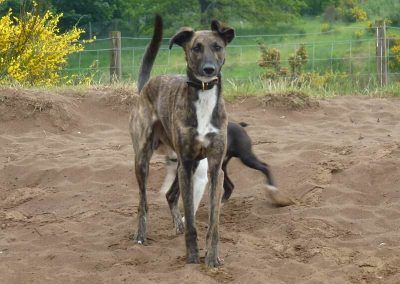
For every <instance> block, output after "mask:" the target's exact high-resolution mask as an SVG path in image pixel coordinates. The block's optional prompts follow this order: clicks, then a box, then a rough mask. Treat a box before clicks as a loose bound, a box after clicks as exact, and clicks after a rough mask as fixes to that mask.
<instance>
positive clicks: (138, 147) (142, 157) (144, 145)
mask: <svg viewBox="0 0 400 284" xmlns="http://www.w3.org/2000/svg"><path fill="white" fill-rule="evenodd" d="M152 117H153V116H152V114H151V112H143V111H141V109H139V110H138V111H137V112H134V113H132V115H131V118H130V123H129V128H130V134H131V138H132V144H133V149H134V151H135V174H136V180H137V183H138V186H139V207H138V228H137V232H136V235H135V237H134V239H135V241H136V242H137V243H139V244H143V243H144V242H145V241H146V221H147V211H148V206H147V196H146V183H147V177H148V174H149V164H150V159H151V156H152V154H153V151H154V146H155V143H154V142H155V139H157V138H155V137H156V133H155V132H156V127H155V120H153V119H152ZM143 121H146V122H147V124H144V123H143Z"/></svg>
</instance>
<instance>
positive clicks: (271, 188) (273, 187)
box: [267, 185, 278, 191]
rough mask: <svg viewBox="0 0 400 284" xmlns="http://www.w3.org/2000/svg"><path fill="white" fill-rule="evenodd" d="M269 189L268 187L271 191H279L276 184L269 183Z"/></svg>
mask: <svg viewBox="0 0 400 284" xmlns="http://www.w3.org/2000/svg"><path fill="white" fill-rule="evenodd" d="M267 189H268V190H269V191H278V188H277V187H275V186H273V185H267Z"/></svg>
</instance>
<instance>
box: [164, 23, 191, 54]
mask: <svg viewBox="0 0 400 284" xmlns="http://www.w3.org/2000/svg"><path fill="white" fill-rule="evenodd" d="M193 35H194V30H193V29H192V28H187V27H184V28H181V29H180V30H179V31H178V32H177V33H176V34H175V35H174V36H173V37H172V38H171V40H170V41H169V49H171V48H172V46H173V45H174V43H175V44H177V45H179V46H182V47H184V46H185V44H186V43H187V42H189V41H190V39H191V38H192V36H193Z"/></svg>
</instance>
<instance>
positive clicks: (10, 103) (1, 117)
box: [0, 89, 78, 130]
mask: <svg viewBox="0 0 400 284" xmlns="http://www.w3.org/2000/svg"><path fill="white" fill-rule="evenodd" d="M32 119H37V120H40V121H41V122H42V123H43V124H48V123H50V124H51V125H53V126H54V127H56V128H58V129H60V130H67V129H68V128H69V127H70V126H71V125H72V124H74V123H76V121H77V119H78V113H77V112H76V104H74V102H73V100H72V99H71V98H68V97H66V96H60V95H58V94H55V93H49V92H40V91H25V90H22V89H0V121H2V122H7V121H15V120H32Z"/></svg>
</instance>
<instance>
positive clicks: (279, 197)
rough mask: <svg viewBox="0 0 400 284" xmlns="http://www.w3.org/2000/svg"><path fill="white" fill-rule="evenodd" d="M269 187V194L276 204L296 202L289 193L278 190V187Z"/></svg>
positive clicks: (284, 204)
mask: <svg viewBox="0 0 400 284" xmlns="http://www.w3.org/2000/svg"><path fill="white" fill-rule="evenodd" d="M267 188H268V191H267V194H268V196H269V198H271V200H272V201H273V203H274V204H275V205H277V206H282V207H283V206H289V205H294V204H296V202H295V201H294V200H293V199H292V198H291V197H290V196H289V195H288V194H286V193H284V192H282V191H281V190H278V189H277V188H276V187H274V186H267Z"/></svg>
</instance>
